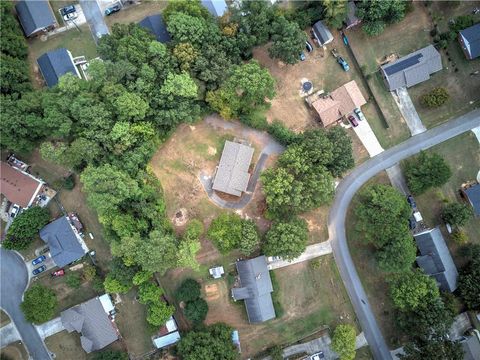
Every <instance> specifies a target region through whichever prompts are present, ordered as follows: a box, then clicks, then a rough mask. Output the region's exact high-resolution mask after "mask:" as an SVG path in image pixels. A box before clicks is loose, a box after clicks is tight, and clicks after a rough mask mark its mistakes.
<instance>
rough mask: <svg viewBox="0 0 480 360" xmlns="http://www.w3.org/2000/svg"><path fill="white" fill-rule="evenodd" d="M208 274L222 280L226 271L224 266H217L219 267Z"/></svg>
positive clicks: (210, 270)
mask: <svg viewBox="0 0 480 360" xmlns="http://www.w3.org/2000/svg"><path fill="white" fill-rule="evenodd" d="M208 272H209V273H210V275H212V277H213V278H214V279H220V278H221V277H222V275H223V274H225V270H224V269H223V266H217V267H214V268H211V269H209V270H208Z"/></svg>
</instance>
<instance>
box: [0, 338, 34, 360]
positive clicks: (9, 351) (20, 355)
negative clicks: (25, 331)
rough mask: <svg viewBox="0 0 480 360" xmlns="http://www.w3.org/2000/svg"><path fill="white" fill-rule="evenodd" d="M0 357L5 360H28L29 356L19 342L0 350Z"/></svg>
mask: <svg viewBox="0 0 480 360" xmlns="http://www.w3.org/2000/svg"><path fill="white" fill-rule="evenodd" d="M0 356H1V358H2V359H3V358H4V357H5V359H7V360H10V359H12V360H28V359H29V356H28V353H27V350H26V349H25V346H23V344H22V343H21V342H20V341H17V342H14V343H12V344H9V345H8V346H5V347H4V348H1V349H0Z"/></svg>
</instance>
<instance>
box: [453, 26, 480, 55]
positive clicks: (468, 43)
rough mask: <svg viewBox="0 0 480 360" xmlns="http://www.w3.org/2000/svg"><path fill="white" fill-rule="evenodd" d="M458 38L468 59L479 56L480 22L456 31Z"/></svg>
mask: <svg viewBox="0 0 480 360" xmlns="http://www.w3.org/2000/svg"><path fill="white" fill-rule="evenodd" d="M458 40H459V41H460V45H461V46H462V49H463V52H464V53H465V56H466V57H467V59H469V60H473V59H476V58H477V57H479V56H480V23H478V24H476V25H473V26H470V27H468V28H466V29H463V30H461V31H460V32H459V33H458Z"/></svg>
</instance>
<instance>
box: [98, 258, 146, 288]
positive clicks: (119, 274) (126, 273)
mask: <svg viewBox="0 0 480 360" xmlns="http://www.w3.org/2000/svg"><path fill="white" fill-rule="evenodd" d="M138 270H139V269H138V267H137V266H127V265H125V263H124V262H123V260H122V259H121V258H118V257H114V258H113V259H112V261H111V262H110V272H109V273H108V275H107V277H106V278H105V281H104V286H105V290H106V292H108V293H127V292H128V291H129V290H130V289H131V288H132V287H133V283H132V280H133V277H134V276H135V274H136V273H137V271H138Z"/></svg>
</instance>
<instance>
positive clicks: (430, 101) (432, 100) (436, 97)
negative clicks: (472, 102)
mask: <svg viewBox="0 0 480 360" xmlns="http://www.w3.org/2000/svg"><path fill="white" fill-rule="evenodd" d="M442 40H445V39H442ZM449 98H450V95H449V94H448V91H447V89H445V88H443V87H437V88H435V89H433V90H432V91H430V92H428V93H426V94H424V95H423V96H422V98H421V101H422V104H423V105H424V106H426V107H429V108H435V107H439V106H441V105H443V104H445V102H447V100H448V99H449Z"/></svg>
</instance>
